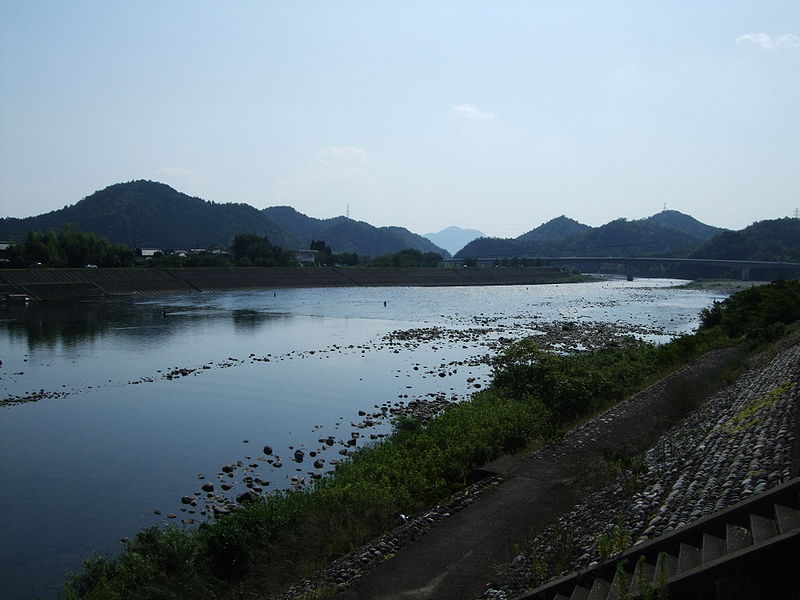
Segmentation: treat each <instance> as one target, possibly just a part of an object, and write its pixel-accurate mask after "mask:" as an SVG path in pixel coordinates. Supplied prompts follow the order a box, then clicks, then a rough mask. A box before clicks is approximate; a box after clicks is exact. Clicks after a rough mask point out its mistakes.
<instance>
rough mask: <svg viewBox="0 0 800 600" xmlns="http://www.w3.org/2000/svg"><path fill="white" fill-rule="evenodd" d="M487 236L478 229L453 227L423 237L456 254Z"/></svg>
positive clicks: (425, 234)
mask: <svg viewBox="0 0 800 600" xmlns="http://www.w3.org/2000/svg"><path fill="white" fill-rule="evenodd" d="M485 235H486V234H484V233H483V232H481V231H478V230H477V229H461V227H456V226H454V225H453V226H450V227H447V228H445V229H442V230H441V231H440V232H439V233H424V234H423V235H422V237H424V238H427V239H429V240H430V241H431V242H433V243H434V244H436V245H437V246H440V247H442V248H445V249H446V250H447V251H448V252H450V253H451V254H455V253H456V252H458V251H459V250H460V249H461V248H463V247H464V246H466V245H467V244H468V243H470V242H471V241H472V240H474V239H476V238H479V237H485Z"/></svg>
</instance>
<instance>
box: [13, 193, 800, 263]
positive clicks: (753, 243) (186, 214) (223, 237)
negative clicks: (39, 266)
mask: <svg viewBox="0 0 800 600" xmlns="http://www.w3.org/2000/svg"><path fill="white" fill-rule="evenodd" d="M69 223H72V224H74V225H75V226H76V227H77V229H79V230H81V231H89V232H92V233H94V234H96V235H98V236H101V237H105V238H107V239H108V240H109V241H110V242H118V243H123V244H126V245H127V246H129V247H131V248H160V249H169V248H207V247H209V246H211V245H217V246H220V247H227V246H229V245H230V243H231V241H232V239H233V237H234V236H235V235H236V234H239V233H255V234H258V235H259V236H262V237H263V236H265V237H267V238H268V239H269V241H270V242H271V243H273V244H276V245H279V246H281V247H283V248H286V249H291V250H295V249H301V248H308V247H309V245H310V243H311V241H312V240H323V241H324V242H325V243H326V244H327V245H328V246H329V247H330V248H331V249H332V250H333V252H335V253H341V252H348V253H353V252H354V253H357V254H359V255H365V256H381V255H385V254H391V253H395V252H399V251H401V250H405V249H409V248H411V249H414V250H419V251H420V252H423V253H425V252H436V253H439V254H441V255H442V256H443V257H445V258H447V257H449V256H450V255H451V253H452V254H454V255H455V257H457V258H469V257H495V258H505V257H515V256H529V257H540V256H648V255H649V256H681V257H695V258H728V259H750V260H784V261H798V260H800V219H790V218H784V219H774V220H770V221H761V222H758V223H754V224H753V225H751V226H750V227H747V228H746V229H744V230H742V231H738V232H730V231H725V230H723V229H721V228H719V227H713V226H711V225H707V224H704V223H701V222H700V221H697V220H696V219H694V218H693V217H691V216H689V215H686V214H683V213H680V212H678V211H674V210H664V211H662V212H659V213H657V214H655V215H653V216H651V217H647V218H645V219H640V220H630V221H629V220H626V219H616V220H614V221H611V222H609V223H606V224H605V225H602V226H600V227H590V226H588V225H584V224H582V223H580V222H578V221H576V220H574V219H571V218H569V217H566V216H563V215H562V216H560V217H557V218H555V219H552V220H550V221H548V222H547V223H543V224H542V225H539V226H538V227H536V228H534V229H531V230H530V231H528V232H526V233H524V234H522V235H520V236H519V237H517V238H513V239H504V238H487V237H480V236H482V234H481V232H480V231H477V230H465V229H461V228H458V227H448V228H447V229H444V230H442V231H440V232H439V233H435V234H426V236H421V235H418V234H416V233H413V232H411V231H409V230H407V229H405V228H403V227H374V226H373V225H370V224H369V223H365V222H363V221H355V220H352V219H349V218H347V217H335V218H332V219H316V218H314V217H309V216H307V215H304V214H302V213H300V212H298V211H296V210H295V209H294V208H292V207H290V206H273V207H269V208H265V209H263V210H259V209H256V208H254V207H252V206H250V205H248V204H232V203H227V204H222V203H215V202H209V201H206V200H202V199H200V198H194V197H190V196H187V195H186V194H182V193H180V192H178V191H176V190H175V189H173V188H171V187H169V186H168V185H165V184H162V183H156V182H152V181H142V180H140V181H133V182H129V183H118V184H114V185H111V186H109V187H107V188H105V189H103V190H100V191H97V192H95V193H93V194H91V195H90V196H87V197H86V198H84V199H83V200H80V201H79V202H77V203H75V204H73V205H71V206H65V207H64V208H62V209H60V210H55V211H52V212H49V213H46V214H42V215H38V216H34V217H28V218H25V219H17V218H12V217H9V218H2V219H0V240H11V241H14V240H21V239H23V237H24V236H25V233H26V232H27V231H28V230H34V231H42V232H46V231H48V230H51V229H52V230H55V231H58V230H60V229H61V228H63V227H64V226H65V225H67V224H69ZM462 246H463V247H462Z"/></svg>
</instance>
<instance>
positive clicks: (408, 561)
mask: <svg viewBox="0 0 800 600" xmlns="http://www.w3.org/2000/svg"><path fill="white" fill-rule="evenodd" d="M734 355H735V351H733V350H716V351H713V352H711V353H709V354H707V355H705V356H704V357H702V358H700V359H698V360H697V361H695V362H694V363H692V364H690V365H687V366H686V367H684V368H682V369H680V370H679V371H676V372H675V373H673V374H672V375H670V376H669V377H667V378H665V379H663V380H661V381H660V382H658V383H657V384H655V385H654V386H651V387H650V388H648V389H646V390H644V391H643V392H640V393H639V394H637V395H636V396H634V397H632V398H631V399H629V400H627V401H625V402H622V403H620V404H619V405H617V406H615V407H613V408H612V409H610V410H608V411H607V412H605V413H603V414H602V415H600V416H598V417H597V418H595V419H593V420H592V421H590V422H589V423H587V424H586V425H584V426H582V427H580V428H578V429H576V430H574V431H572V432H571V433H569V434H568V435H567V436H565V437H564V439H563V440H562V441H561V442H559V443H558V444H554V445H552V446H548V447H546V448H543V449H542V450H540V451H539V452H536V453H534V454H532V455H529V456H523V457H510V456H506V457H503V458H501V459H499V460H498V461H495V462H494V463H492V464H491V465H487V467H486V470H489V471H493V472H496V473H499V474H501V475H503V476H504V477H505V478H506V481H505V482H504V483H503V484H502V485H500V486H499V487H498V488H497V490H496V491H494V492H491V493H488V494H486V495H484V496H482V498H481V499H480V500H479V501H478V502H475V503H474V504H472V505H470V506H469V507H467V508H465V509H464V510H462V511H460V512H458V513H456V514H454V515H453V516H451V517H450V518H448V519H445V520H444V521H442V522H441V524H439V525H437V526H436V527H435V528H434V529H433V530H432V531H431V532H429V533H428V534H426V535H424V536H422V537H421V538H420V539H418V540H416V541H415V542H413V543H411V544H409V545H407V546H405V547H404V548H402V549H401V550H400V551H399V552H398V553H397V555H396V556H395V557H393V558H392V559H391V560H388V561H386V562H385V563H382V564H381V565H379V566H378V567H377V568H375V569H374V570H372V571H371V572H370V573H368V574H366V575H365V576H364V577H363V578H362V579H361V580H360V581H359V582H357V583H356V584H354V585H353V586H352V587H351V588H349V589H348V590H347V591H345V592H344V593H343V594H342V595H341V596H340V597H341V598H343V599H345V600H358V599H365V600H366V599H370V600H417V599H420V600H421V599H426V600H427V599H432V600H433V599H435V600H467V599H469V598H475V597H477V596H479V595H480V594H481V592H482V591H483V590H484V589H485V586H486V584H487V583H490V582H491V581H492V580H493V578H494V574H495V572H494V568H495V565H496V564H498V563H500V562H504V561H508V560H510V559H511V558H513V556H514V555H515V554H516V553H517V552H518V551H519V547H520V546H524V545H525V542H526V540H528V539H529V538H531V537H533V535H535V533H536V532H538V531H539V530H541V529H542V528H543V527H544V526H545V525H547V524H548V523H550V522H551V521H553V520H554V519H555V518H556V517H557V516H558V515H559V514H561V513H563V512H565V511H566V510H568V509H569V508H570V507H571V506H572V505H573V504H575V503H576V502H578V501H579V500H581V499H582V498H583V497H584V496H585V495H586V494H587V493H589V492H591V491H593V490H595V489H598V488H599V487H601V485H602V484H603V483H604V481H605V480H604V479H602V478H598V477H595V476H594V475H595V473H594V472H593V470H592V469H591V467H590V465H591V463H592V462H593V461H596V460H598V459H599V458H601V457H602V455H603V453H604V451H606V450H610V449H613V450H616V451H618V452H622V453H625V454H628V455H631V454H634V453H639V452H642V451H644V450H645V449H647V448H648V447H649V446H650V445H651V444H652V443H654V442H655V440H656V439H657V438H658V437H659V436H660V435H661V434H662V433H663V432H664V431H666V430H667V429H668V428H669V427H670V426H671V425H673V424H674V423H677V422H678V421H679V420H680V419H681V417H682V416H683V415H684V414H686V413H687V412H689V411H690V410H691V409H692V407H693V406H694V403H693V402H679V401H676V400H679V399H685V398H686V397H687V394H688V391H689V390H698V389H702V388H703V386H704V385H705V383H706V382H707V381H708V380H709V376H710V375H713V373H715V372H718V371H719V370H721V369H723V368H724V367H725V366H726V365H728V364H730V362H731V361H732V360H733V358H734ZM698 399H699V398H698ZM655 415H659V417H658V418H655ZM587 465H589V466H587Z"/></svg>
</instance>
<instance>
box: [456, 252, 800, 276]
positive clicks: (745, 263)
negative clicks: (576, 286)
mask: <svg viewBox="0 0 800 600" xmlns="http://www.w3.org/2000/svg"><path fill="white" fill-rule="evenodd" d="M508 258H511V257H509V256H502V257H500V256H498V257H491V256H489V257H481V258H478V259H477V262H478V265H480V266H492V265H494V264H495V263H496V262H498V261H501V260H504V259H508ZM518 258H535V259H537V260H541V261H542V262H544V263H546V264H549V265H559V264H561V265H563V264H574V263H584V264H585V263H595V264H599V265H602V264H616V265H625V272H626V274H628V275H631V274H632V269H631V267H632V266H634V265H653V264H673V265H705V266H717V267H733V268H737V269H741V273H742V280H743V281H747V280H749V279H750V270H751V269H765V268H766V269H780V270H783V269H785V270H787V271H792V270H793V271H797V272H800V263H796V262H781V261H765V260H725V259H714V258H658V257H648V258H643V257H635V256H528V257H523V256H519V257H518ZM444 263H445V264H446V265H452V266H459V265H463V264H464V260H463V259H458V258H448V259H445V260H444Z"/></svg>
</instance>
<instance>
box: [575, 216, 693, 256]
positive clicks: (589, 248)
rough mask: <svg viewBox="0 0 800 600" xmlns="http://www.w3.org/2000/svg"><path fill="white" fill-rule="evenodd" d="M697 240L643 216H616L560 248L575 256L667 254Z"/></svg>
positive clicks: (675, 251)
mask: <svg viewBox="0 0 800 600" xmlns="http://www.w3.org/2000/svg"><path fill="white" fill-rule="evenodd" d="M697 242H698V240H697V239H695V238H693V237H691V236H689V235H687V234H685V233H683V232H681V231H677V230H674V229H667V228H665V227H661V226H659V225H655V224H653V223H650V222H648V221H646V220H640V221H628V220H627V219H616V220H614V221H611V222H610V223H606V224H605V225H602V226H600V227H594V228H591V229H589V230H588V231H586V232H585V233H582V234H579V235H577V236H574V237H572V238H569V239H568V240H564V241H563V242H562V246H561V247H562V250H561V252H562V253H564V254H571V255H574V256H646V255H652V256H670V255H672V254H674V253H677V252H681V251H687V250H688V249H690V248H692V247H694V246H696V245H697Z"/></svg>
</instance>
